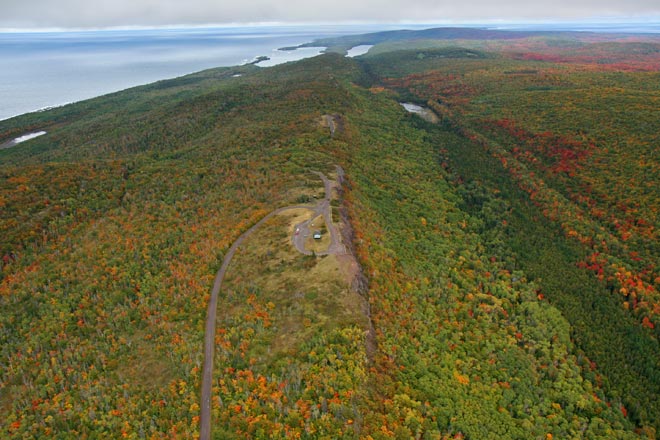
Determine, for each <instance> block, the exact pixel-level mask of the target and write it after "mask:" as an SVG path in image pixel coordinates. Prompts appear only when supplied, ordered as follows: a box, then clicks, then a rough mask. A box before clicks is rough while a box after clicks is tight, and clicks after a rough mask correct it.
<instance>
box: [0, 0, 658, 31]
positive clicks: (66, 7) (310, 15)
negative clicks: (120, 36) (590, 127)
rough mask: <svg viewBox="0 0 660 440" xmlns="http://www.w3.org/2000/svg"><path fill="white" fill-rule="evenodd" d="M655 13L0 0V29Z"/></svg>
mask: <svg viewBox="0 0 660 440" xmlns="http://www.w3.org/2000/svg"><path fill="white" fill-rule="evenodd" d="M659 18H660V1H659V0H552V1H548V0H0V28H2V29H29V28H64V29H67V28H105V27H150V26H172V25H208V24H247V23H250V24H254V23H263V22H267V23H292V24H294V23H315V22H324V23H338V22H351V23H358V22H381V23H384V22H387V23H404V22H410V23H414V22H426V23H470V22H472V23H490V22H497V21H502V22H522V21H583V20H588V21H591V20H621V19H629V20H631V21H636V20H642V21H644V20H649V19H652V20H656V21H657V20H658V19H659Z"/></svg>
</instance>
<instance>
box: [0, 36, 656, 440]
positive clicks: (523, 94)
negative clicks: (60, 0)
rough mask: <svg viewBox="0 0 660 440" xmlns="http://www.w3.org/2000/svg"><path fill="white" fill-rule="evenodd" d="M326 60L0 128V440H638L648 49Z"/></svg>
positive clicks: (87, 104) (556, 45)
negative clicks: (206, 427) (204, 427)
mask: <svg viewBox="0 0 660 440" xmlns="http://www.w3.org/2000/svg"><path fill="white" fill-rule="evenodd" d="M383 35H385V36H383ZM326 44H327V46H328V47H330V48H331V50H330V52H331V53H326V54H324V55H321V56H318V57H314V58H310V59H306V60H302V61H298V62H294V63H287V64H283V65H279V66H275V67H270V68H260V67H258V66H255V65H245V66H237V67H226V68H217V69H210V70H205V71H202V72H199V73H195V74H192V75H187V76H184V77H181V78H177V79H173V80H166V81H159V82H157V83H153V84H150V85H147V86H141V87H136V88H132V89H128V90H125V91H122V92H118V93H113V94H110V95H106V96H102V97H99V98H95V99H91V100H87V101H82V102H79V103H75V104H71V105H67V106H64V107H60V108H56V109H52V110H49V111H45V112H39V113H32V114H27V115H23V116H20V117H16V118H12V119H9V120H6V121H0V145H2V146H3V147H2V148H0V208H2V209H1V210H0V231H1V232H2V237H3V238H2V240H1V241H0V256H1V257H2V259H1V260H0V267H1V268H2V271H1V272H0V305H1V307H2V310H3V313H2V314H1V315H0V365H1V366H2V369H0V419H2V420H3V423H2V425H1V426H0V429H2V431H0V432H1V435H0V437H3V438H48V437H58V438H101V437H112V438H114V437H121V436H124V437H128V438H198V437H199V435H200V420H201V421H202V422H203V421H204V420H209V421H210V431H209V432H210V438H218V439H234V438H235V439H246V438H257V439H260V438H263V439H265V438H282V439H285V438H305V439H318V438H332V439H338V438H347V439H357V438H360V439H388V438H396V439H411V438H415V439H456V438H465V439H530V438H534V439H553V438H554V439H568V438H589V439H612V438H617V439H633V438H643V439H654V438H656V437H657V433H658V432H660V431H659V430H660V418H659V417H658V415H659V414H660V401H659V397H660V365H659V364H658V362H659V360H660V344H659V343H658V337H659V336H660V295H659V289H660V273H659V270H660V269H659V267H660V239H659V238H660V237H659V236H658V228H659V227H660V219H659V218H658V215H659V213H658V207H660V186H659V185H658V179H659V177H660V172H659V170H660V153H659V152H658V147H657V146H658V133H660V119H658V118H657V108H658V103H659V102H660V39H659V38H657V37H653V36H632V35H619V34H617V35H604V34H595V33H584V34H576V33H520V34H516V33H515V32H509V31H507V32H506V33H497V32H491V31H488V32H487V31H479V30H473V29H471V30H460V29H452V30H445V31H437V30H431V31H426V32H416V33H415V32H413V33H412V34H409V33H405V32H399V33H389V34H387V33H383V34H379V36H378V37H374V36H373V34H368V35H366V36H365V35H363V36H354V37H350V38H349V37H344V38H339V39H336V40H334V41H325V42H324V45H326ZM363 44H369V45H374V46H373V47H372V48H371V49H370V51H369V52H368V53H367V54H365V55H362V56H360V57H356V58H348V57H344V56H342V55H341V54H340V53H343V52H342V51H345V50H347V49H350V48H351V47H354V46H357V45H363ZM332 48H335V50H332ZM335 52H340V53H335ZM402 104H406V106H405V107H404V106H403V105H402ZM407 109H408V110H415V111H416V112H417V114H416V113H411V112H409V111H407ZM422 110H423V111H422ZM420 114H422V115H426V116H427V117H425V118H422V117H420ZM36 133H39V134H40V135H39V136H32V137H31V136H30V135H31V134H36ZM23 136H28V137H27V138H26V139H25V140H24V141H22V142H19V143H16V142H15V140H16V139H19V138H22V137H23ZM317 234H318V236H316V235H317ZM223 262H224V264H223ZM219 272H221V273H219ZM216 274H218V278H217V279H216ZM218 279H219V280H220V281H221V284H218V281H217V280H218ZM214 280H215V281H214ZM214 283H215V284H216V288H215V290H214ZM212 292H213V294H212ZM214 295H215V296H217V308H216V307H213V302H211V303H210V301H211V300H212V297H213V296H214ZM209 304H211V308H209ZM210 310H212V311H213V313H209V311H210ZM207 319H208V321H207ZM205 342H206V352H205ZM209 350H211V353H212V354H213V355H214V356H213V357H212V358H210V357H209ZM205 353H206V359H211V360H212V362H211V361H209V366H210V368H211V370H208V369H207V370H205V369H204V366H205V365H204V363H205ZM205 371H206V372H207V373H204V372H205ZM204 374H208V375H209V376H208V377H209V380H210V382H209V387H210V391H209V396H210V397H209V398H208V399H207V401H208V414H207V415H200V414H202V411H203V410H202V407H203V406H204V405H205V399H204V398H203V392H202V389H203V381H204V379H203V376H204ZM200 418H201V419H200ZM204 435H205V434H203V436H204ZM203 438H204V437H203Z"/></svg>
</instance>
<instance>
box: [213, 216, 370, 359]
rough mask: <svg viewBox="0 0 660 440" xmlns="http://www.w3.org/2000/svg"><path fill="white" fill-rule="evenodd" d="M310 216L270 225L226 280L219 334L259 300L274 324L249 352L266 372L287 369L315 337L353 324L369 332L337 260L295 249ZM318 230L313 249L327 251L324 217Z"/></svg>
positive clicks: (255, 237) (238, 258)
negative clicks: (294, 236) (297, 230)
mask: <svg viewBox="0 0 660 440" xmlns="http://www.w3.org/2000/svg"><path fill="white" fill-rule="evenodd" d="M310 214H311V211H307V210H304V209H299V210H291V211H287V212H285V213H283V214H282V215H279V216H276V217H274V218H273V219H271V220H270V221H269V222H267V223H266V224H265V225H264V226H263V228H261V229H260V230H258V231H257V232H255V234H254V235H253V236H251V237H250V238H249V239H248V240H247V241H246V242H245V244H244V246H243V247H242V248H241V250H240V252H238V253H237V254H236V256H235V257H234V261H233V262H232V265H231V267H230V269H229V272H228V275H227V280H226V284H225V286H226V287H225V292H226V303H225V304H224V306H222V307H223V309H224V310H225V311H226V312H221V313H220V314H219V315H220V316H219V322H218V328H226V327H227V326H228V325H232V321H233V319H234V318H235V317H241V316H245V315H246V314H249V313H250V309H251V308H254V307H253V305H252V304H249V303H248V301H247V298H248V297H249V296H250V295H254V296H255V298H256V301H257V302H258V303H259V304H261V305H264V308H265V309H267V310H268V315H269V316H268V321H269V324H268V325H266V326H264V328H262V329H260V330H259V333H260V334H259V335H258V338H257V339H256V340H255V343H254V344H252V345H251V347H250V349H249V350H248V351H249V356H252V357H254V358H255V360H256V361H257V364H258V365H259V366H260V367H261V368H264V369H266V370H267V369H269V366H271V365H274V364H276V363H277V361H278V360H283V361H284V362H285V363H287V362H291V361H292V360H293V359H294V358H296V357H298V356H299V355H301V354H304V353H301V352H300V347H301V346H302V345H304V344H305V343H306V342H307V341H308V340H309V339H310V338H313V337H314V335H316V334H320V333H321V332H322V333H326V334H327V333H328V332H329V331H331V330H332V329H335V328H340V327H343V326H350V325H354V324H358V325H359V326H360V327H362V328H366V318H365V317H364V316H363V315H362V313H361V312H360V311H361V310H363V307H362V306H363V305H362V302H363V298H362V297H361V296H360V295H358V294H357V293H355V292H352V291H351V290H350V288H349V284H348V282H347V280H346V277H345V276H344V274H343V272H342V270H341V266H340V262H339V260H338V258H337V257H336V256H334V255H330V256H325V257H316V256H305V255H301V254H300V253H298V252H297V251H296V249H295V248H294V247H293V245H292V243H291V238H290V237H291V233H292V231H293V228H294V225H296V224H298V223H300V222H301V221H304V220H306V219H308V218H309V216H310ZM313 224H314V227H313V228H312V229H311V230H312V231H314V230H316V229H314V228H318V229H320V230H322V231H323V233H324V236H323V239H321V240H314V239H313V238H311V237H310V238H309V240H310V241H311V242H313V243H311V244H309V245H308V249H311V250H314V251H316V252H319V251H321V250H326V249H327V248H328V245H329V234H328V233H327V229H326V227H325V222H324V221H323V217H322V216H318V217H316V218H315V219H314V223H313ZM251 301H252V300H251ZM246 356H248V353H246ZM220 360H221V359H220ZM221 362H222V360H221ZM218 367H220V368H222V367H223V366H220V365H218Z"/></svg>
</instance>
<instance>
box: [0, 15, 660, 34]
mask: <svg viewBox="0 0 660 440" xmlns="http://www.w3.org/2000/svg"><path fill="white" fill-rule="evenodd" d="M626 24H635V25H642V24H646V25H654V24H657V25H660V17H651V18H646V19H640V18H633V17H603V18H588V19H570V20H567V19H529V20H520V19H512V20H505V19H488V20H423V21H418V20H405V21H404V20H402V21H399V22H397V21H367V20H364V21H361V20H345V21H296V22H289V21H261V22H225V23H201V24H200V23H197V24H187V23H178V24H176V23H175V24H172V23H171V24H162V25H119V26H90V27H84V26H76V27H58V26H51V27H0V33H55V32H62V33H64V32H102V31H109V32H111V31H139V30H168V29H171V30H184V29H217V28H227V29H231V28H248V27H305V26H393V27H394V26H439V27H462V26H469V27H472V26H502V25H535V26H538V25H626Z"/></svg>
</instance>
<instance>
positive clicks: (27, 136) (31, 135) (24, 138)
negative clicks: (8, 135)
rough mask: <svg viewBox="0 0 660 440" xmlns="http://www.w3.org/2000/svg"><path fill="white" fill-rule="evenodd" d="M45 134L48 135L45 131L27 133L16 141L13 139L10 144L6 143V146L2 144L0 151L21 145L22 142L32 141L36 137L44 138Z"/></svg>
mask: <svg viewBox="0 0 660 440" xmlns="http://www.w3.org/2000/svg"><path fill="white" fill-rule="evenodd" d="M45 134H46V132H45V131H36V132H34V133H26V134H24V135H23V136H19V137H17V138H15V139H12V140H11V141H9V142H5V143H4V144H1V145H0V149H1V148H10V147H13V146H14V145H18V144H20V143H21V142H25V141H29V140H30V139H34V138H36V137H39V136H43V135H45Z"/></svg>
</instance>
